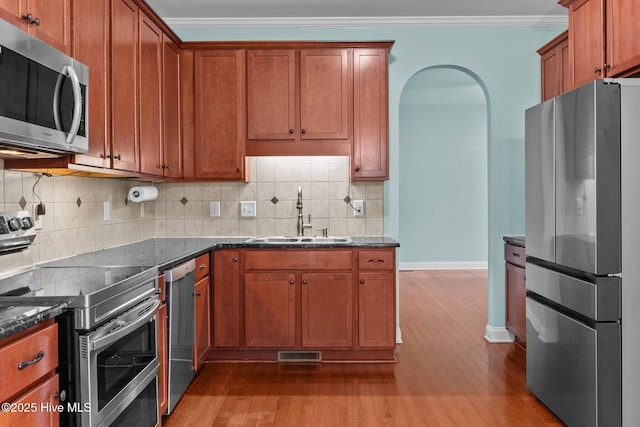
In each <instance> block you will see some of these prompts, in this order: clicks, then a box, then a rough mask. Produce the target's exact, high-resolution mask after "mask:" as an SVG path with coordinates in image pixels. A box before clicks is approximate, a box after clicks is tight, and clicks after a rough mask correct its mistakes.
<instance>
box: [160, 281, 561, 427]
mask: <svg viewBox="0 0 640 427" xmlns="http://www.w3.org/2000/svg"><path fill="white" fill-rule="evenodd" d="M486 323H487V274H486V271H482V270H481V271H406V272H402V273H400V326H401V329H402V338H403V341H404V343H403V344H399V345H398V346H397V352H396V353H397V359H398V363H396V364H360V363H353V364H328V363H326V364H317V365H315V364H308V365H304V364H275V363H211V364H208V365H207V366H205V367H204V368H203V370H202V371H201V372H200V373H199V374H198V376H197V377H196V378H195V380H194V381H193V383H192V384H191V385H190V386H189V388H188V389H187V391H186V393H185V395H184V396H183V398H182V400H181V401H180V403H179V404H178V406H177V407H176V409H175V410H174V412H173V413H172V414H171V416H170V417H165V419H164V423H163V425H164V426H165V427H174V426H332V427H333V426H367V427H368V426H375V425H383V426H434V427H437V426H452V425H453V426H474V427H475V426H561V425H562V423H561V422H559V421H558V419H557V418H555V417H554V416H553V414H551V413H550V412H549V411H548V410H547V409H546V408H545V407H544V406H543V405H542V404H540V403H539V402H538V401H537V400H536V399H535V397H534V396H533V395H532V394H531V393H529V391H528V390H527V387H526V381H525V368H524V366H523V360H522V354H521V353H520V352H518V351H516V349H515V345H514V344H490V343H488V342H487V341H486V340H485V339H484V328H485V325H486Z"/></svg>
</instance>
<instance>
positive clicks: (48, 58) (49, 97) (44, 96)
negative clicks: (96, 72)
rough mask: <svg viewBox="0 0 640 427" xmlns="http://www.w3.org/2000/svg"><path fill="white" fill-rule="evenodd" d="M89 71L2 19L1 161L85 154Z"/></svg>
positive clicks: (0, 45) (0, 58) (87, 145)
mask: <svg viewBox="0 0 640 427" xmlns="http://www.w3.org/2000/svg"><path fill="white" fill-rule="evenodd" d="M88 94H89V68H88V67H87V66H85V65H83V64H81V63H80V62H78V61H76V60H74V59H73V58H70V57H69V56H67V55H65V54H64V53H62V52H60V51H58V50H56V49H54V48H53V47H51V46H49V45H47V44H46V43H44V42H42V41H40V40H38V39H36V38H35V37H32V36H31V35H29V34H27V33H25V32H24V31H22V30H20V29H19V28H17V27H14V26H13V25H11V24H9V23H8V22H6V21H4V20H1V19H0V158H47V157H60V156H63V155H66V154H69V153H86V152H87V150H88V148H89V141H88V131H89V126H88V122H87V119H88V117H89V115H88V107H89V106H88Z"/></svg>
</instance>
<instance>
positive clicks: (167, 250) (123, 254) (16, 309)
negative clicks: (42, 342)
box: [0, 236, 400, 339]
mask: <svg viewBox="0 0 640 427" xmlns="http://www.w3.org/2000/svg"><path fill="white" fill-rule="evenodd" d="M248 239H250V237H193V238H188V237H184V238H181V237H176V238H155V239H149V240H144V241H141V242H136V243H131V244H128V245H123V246H118V247H114V248H109V249H103V250H100V251H96V252H90V253H87V254H83V255H77V256H73V257H69V258H64V259H61V260H56V261H52V262H48V263H45V264H41V265H39V266H38V267H54V266H55V267H70V266H82V267H100V266H102V267H106V266H110V267H115V266H148V267H149V268H154V269H158V270H165V269H168V268H171V267H173V266H175V265H177V264H180V263H182V262H185V261H187V260H189V259H191V258H194V257H197V256H199V255H201V254H204V253H206V252H208V251H210V250H212V249H241V248H269V249H278V248H280V249H282V248H290V249H302V248H337V247H340V248H345V247H346V248H384V247H398V246H400V244H399V243H398V242H397V241H395V240H394V239H392V238H390V237H386V236H380V237H352V242H350V243H336V244H322V245H318V244H273V243H269V244H264V243H247V240H248ZM16 273H18V272H16ZM67 307H68V306H67V304H66V303H60V302H52V301H47V300H43V302H42V303H36V304H34V303H32V302H31V303H20V302H17V303H15V304H14V303H13V302H11V303H9V304H7V303H0V339H4V338H7V337H8V336H10V335H12V334H15V333H17V332H20V331H22V330H25V329H27V328H30V327H31V326H33V325H36V324H38V323H39V322H42V321H44V320H47V319H50V318H52V317H55V316H58V315H59V314H61V313H63V312H64V311H65V310H66V309H67Z"/></svg>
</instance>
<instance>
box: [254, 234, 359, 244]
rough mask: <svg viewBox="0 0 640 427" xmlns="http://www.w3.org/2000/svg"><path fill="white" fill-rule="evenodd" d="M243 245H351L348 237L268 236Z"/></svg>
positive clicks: (256, 238)
mask: <svg viewBox="0 0 640 427" xmlns="http://www.w3.org/2000/svg"><path fill="white" fill-rule="evenodd" d="M245 243H257V244H266V245H283V244H285V245H335V244H348V243H351V237H349V236H328V237H321V236H291V237H289V236H269V237H252V238H250V239H248V240H246V241H245Z"/></svg>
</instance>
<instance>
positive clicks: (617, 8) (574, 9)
mask: <svg viewBox="0 0 640 427" xmlns="http://www.w3.org/2000/svg"><path fill="white" fill-rule="evenodd" d="M559 3H560V4H561V5H563V6H565V7H567V8H568V9H569V54H570V64H571V65H570V67H571V82H572V87H578V86H581V85H582V84H584V83H587V82H589V81H591V80H594V79H599V78H604V77H624V76H627V75H630V74H633V73H637V72H638V71H639V70H640V40H638V38H637V37H634V36H633V35H634V33H635V32H636V28H637V25H638V21H639V20H640V0H616V1H614V0H561V1H560V2H559Z"/></svg>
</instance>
